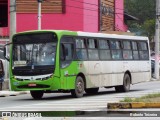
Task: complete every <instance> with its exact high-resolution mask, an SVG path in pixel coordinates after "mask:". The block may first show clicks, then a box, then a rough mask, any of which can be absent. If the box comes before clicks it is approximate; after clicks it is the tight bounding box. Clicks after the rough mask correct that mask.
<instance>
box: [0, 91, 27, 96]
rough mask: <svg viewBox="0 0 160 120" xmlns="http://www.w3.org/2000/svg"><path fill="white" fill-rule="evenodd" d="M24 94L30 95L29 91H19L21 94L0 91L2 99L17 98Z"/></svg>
mask: <svg viewBox="0 0 160 120" xmlns="http://www.w3.org/2000/svg"><path fill="white" fill-rule="evenodd" d="M22 94H29V91H19V92H15V91H9V90H5V91H0V97H7V96H17V95H22Z"/></svg>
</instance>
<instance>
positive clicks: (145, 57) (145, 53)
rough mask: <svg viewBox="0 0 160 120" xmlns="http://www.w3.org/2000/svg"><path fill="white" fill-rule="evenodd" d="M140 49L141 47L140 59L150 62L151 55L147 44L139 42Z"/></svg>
mask: <svg viewBox="0 0 160 120" xmlns="http://www.w3.org/2000/svg"><path fill="white" fill-rule="evenodd" d="M138 47H139V55H140V59H141V60H148V59H149V53H148V47H147V42H138Z"/></svg>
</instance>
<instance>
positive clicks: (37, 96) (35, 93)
mask: <svg viewBox="0 0 160 120" xmlns="http://www.w3.org/2000/svg"><path fill="white" fill-rule="evenodd" d="M30 93H31V96H32V97H33V98H34V99H35V100H38V99H41V98H42V97H43V94H44V92H43V91H30Z"/></svg>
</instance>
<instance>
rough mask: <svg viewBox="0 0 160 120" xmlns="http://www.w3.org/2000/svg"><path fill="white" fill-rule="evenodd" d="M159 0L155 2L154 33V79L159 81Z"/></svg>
mask: <svg viewBox="0 0 160 120" xmlns="http://www.w3.org/2000/svg"><path fill="white" fill-rule="evenodd" d="M159 22H160V0H156V31H155V78H156V79H157V80H159V32H160V30H159V29H160V28H159V27H160V25H159Z"/></svg>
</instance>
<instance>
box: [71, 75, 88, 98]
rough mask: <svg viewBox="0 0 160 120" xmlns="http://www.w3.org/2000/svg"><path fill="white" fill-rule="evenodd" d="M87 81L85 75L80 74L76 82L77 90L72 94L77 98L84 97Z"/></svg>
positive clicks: (72, 91)
mask: <svg viewBox="0 0 160 120" xmlns="http://www.w3.org/2000/svg"><path fill="white" fill-rule="evenodd" d="M85 86H86V80H85V76H84V74H83V73H79V74H78V75H77V77H76V80H75V89H73V90H71V94H72V96H73V97H75V98H80V97H83V94H84V89H85Z"/></svg>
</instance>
